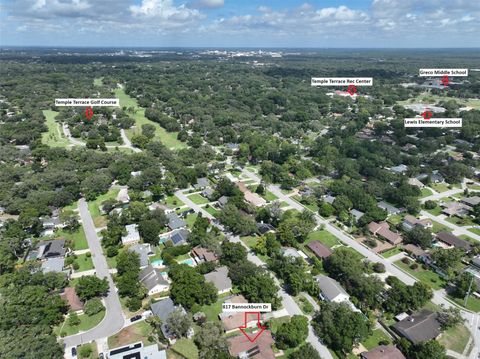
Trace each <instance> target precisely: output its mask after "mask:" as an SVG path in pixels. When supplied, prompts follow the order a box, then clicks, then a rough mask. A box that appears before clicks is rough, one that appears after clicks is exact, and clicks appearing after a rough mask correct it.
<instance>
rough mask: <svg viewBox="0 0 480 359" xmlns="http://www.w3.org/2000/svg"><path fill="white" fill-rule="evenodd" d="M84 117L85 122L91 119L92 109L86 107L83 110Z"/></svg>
mask: <svg viewBox="0 0 480 359" xmlns="http://www.w3.org/2000/svg"><path fill="white" fill-rule="evenodd" d="M85 117H86V118H87V120H89V121H90V120H91V119H92V117H93V108H91V107H87V108H86V109H85Z"/></svg>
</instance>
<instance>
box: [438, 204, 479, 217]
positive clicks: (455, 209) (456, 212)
mask: <svg viewBox="0 0 480 359" xmlns="http://www.w3.org/2000/svg"><path fill="white" fill-rule="evenodd" d="M442 207H443V210H442V213H443V214H445V215H447V216H449V217H452V216H457V217H464V216H466V215H467V214H468V212H470V211H471V210H472V207H470V206H468V205H466V204H465V203H460V202H450V203H446V204H443V205H442Z"/></svg>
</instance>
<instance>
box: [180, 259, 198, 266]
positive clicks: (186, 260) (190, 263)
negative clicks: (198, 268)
mask: <svg viewBox="0 0 480 359" xmlns="http://www.w3.org/2000/svg"><path fill="white" fill-rule="evenodd" d="M180 263H181V264H188V265H189V266H190V267H194V266H195V261H194V260H193V259H192V258H188V259H184V260H183V261H181V262H180Z"/></svg>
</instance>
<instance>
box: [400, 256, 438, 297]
mask: <svg viewBox="0 0 480 359" xmlns="http://www.w3.org/2000/svg"><path fill="white" fill-rule="evenodd" d="M412 263H413V262H412ZM395 264H396V265H397V266H398V267H400V268H402V269H403V270H404V271H405V272H407V273H410V274H411V275H412V276H414V277H415V278H417V279H418V280H419V281H421V282H422V283H425V284H427V285H429V286H430V287H432V288H433V289H435V290H437V289H441V288H443V286H444V285H445V280H443V279H442V278H441V277H440V276H439V275H438V274H437V273H435V272H432V271H431V270H426V269H423V268H422V266H421V265H418V268H417V269H411V268H410V267H409V266H408V265H407V264H405V263H403V262H402V261H401V260H398V261H396V262H395Z"/></svg>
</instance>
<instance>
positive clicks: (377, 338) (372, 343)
mask: <svg viewBox="0 0 480 359" xmlns="http://www.w3.org/2000/svg"><path fill="white" fill-rule="evenodd" d="M381 341H388V342H391V340H390V337H389V336H388V335H387V334H386V333H385V332H384V331H383V330H382V329H375V330H373V331H372V335H370V336H369V337H368V338H367V339H365V341H364V342H362V344H363V346H364V347H365V348H367V349H368V350H372V349H373V348H376V347H378V346H379V345H380V344H379V343H380V342H381Z"/></svg>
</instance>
